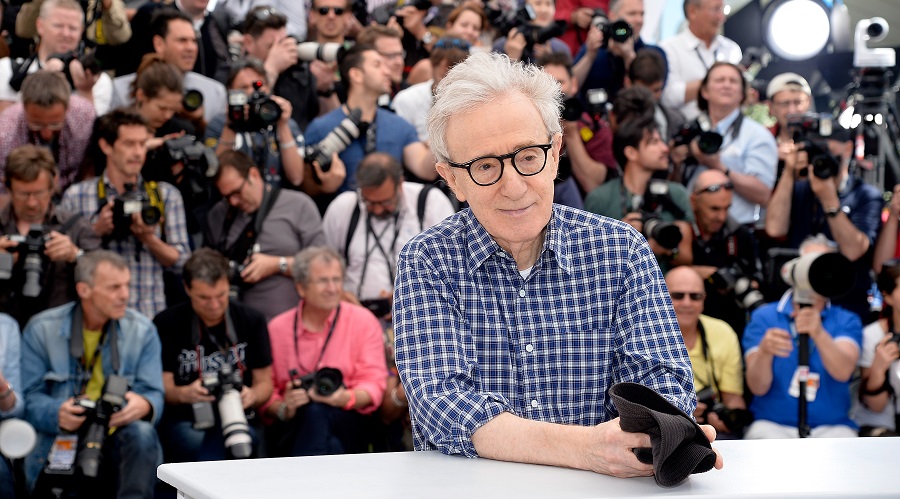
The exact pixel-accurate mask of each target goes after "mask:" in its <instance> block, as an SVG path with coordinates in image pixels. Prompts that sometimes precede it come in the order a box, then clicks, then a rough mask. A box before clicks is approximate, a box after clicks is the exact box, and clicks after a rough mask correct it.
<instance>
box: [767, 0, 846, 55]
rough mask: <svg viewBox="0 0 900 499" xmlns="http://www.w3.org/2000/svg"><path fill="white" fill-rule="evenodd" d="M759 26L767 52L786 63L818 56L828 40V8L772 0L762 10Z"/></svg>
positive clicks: (808, 0) (806, 1)
mask: <svg viewBox="0 0 900 499" xmlns="http://www.w3.org/2000/svg"><path fill="white" fill-rule="evenodd" d="M762 24H763V32H764V37H765V41H766V45H767V46H768V47H769V50H771V51H772V53H774V54H775V55H777V56H778V57H780V58H782V59H787V60H790V61H802V60H806V59H809V58H811V57H813V56H815V55H818V54H819V53H820V52H822V50H823V49H824V48H825V46H826V45H827V44H828V41H829V38H830V37H831V22H830V19H829V8H828V7H827V6H826V5H825V4H824V3H822V2H821V1H816V0H776V1H774V2H772V3H770V4H769V5H768V6H767V7H766V9H765V11H764V13H763V20H762Z"/></svg>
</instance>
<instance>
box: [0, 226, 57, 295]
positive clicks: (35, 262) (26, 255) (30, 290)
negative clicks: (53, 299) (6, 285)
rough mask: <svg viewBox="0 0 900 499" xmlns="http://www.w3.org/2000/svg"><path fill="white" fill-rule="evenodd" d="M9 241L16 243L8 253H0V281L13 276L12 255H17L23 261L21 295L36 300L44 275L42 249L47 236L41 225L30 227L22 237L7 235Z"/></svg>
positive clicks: (44, 259) (44, 256) (44, 260)
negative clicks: (23, 272) (23, 281)
mask: <svg viewBox="0 0 900 499" xmlns="http://www.w3.org/2000/svg"><path fill="white" fill-rule="evenodd" d="M7 237H8V238H9V240H11V241H16V242H18V244H17V245H15V246H12V247H10V248H8V249H7V251H8V253H0V279H2V280H6V279H9V278H11V277H12V274H13V267H14V264H13V257H12V253H18V254H19V258H21V259H22V260H23V264H22V269H23V270H24V271H25V283H24V284H23V286H22V295H23V296H26V297H28V298H36V297H38V296H40V295H41V289H42V288H41V276H42V275H43V273H44V263H45V262H46V260H47V257H46V255H44V249H45V245H46V242H47V240H48V239H49V237H50V236H49V235H47V234H46V228H45V227H44V226H43V225H37V224H34V225H31V227H29V229H28V233H27V234H25V235H24V236H20V235H17V234H16V235H12V234H11V235H9V236H7Z"/></svg>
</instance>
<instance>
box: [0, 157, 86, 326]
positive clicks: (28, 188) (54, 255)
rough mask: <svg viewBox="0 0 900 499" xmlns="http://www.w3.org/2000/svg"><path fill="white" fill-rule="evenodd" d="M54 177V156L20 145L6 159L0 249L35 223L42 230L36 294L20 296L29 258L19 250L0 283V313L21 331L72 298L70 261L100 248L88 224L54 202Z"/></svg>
mask: <svg viewBox="0 0 900 499" xmlns="http://www.w3.org/2000/svg"><path fill="white" fill-rule="evenodd" d="M57 176H58V173H57V170H56V164H55V163H54V162H53V156H52V155H51V154H50V152H49V151H47V150H46V149H44V148H41V147H37V146H32V145H25V146H21V147H17V148H15V149H13V150H12V152H11V153H10V154H9V156H8V157H7V169H6V180H5V182H6V188H7V189H8V190H9V193H10V203H9V204H8V205H6V206H4V207H3V208H2V209H0V230H2V232H3V233H4V234H7V236H6V237H4V238H3V239H0V251H3V252H13V251H15V250H16V249H17V248H18V247H19V244H20V242H21V241H20V240H13V239H12V238H11V236H13V235H15V236H27V235H28V234H29V231H30V230H31V228H32V227H33V226H35V225H38V226H41V228H42V239H41V241H40V242H41V243H42V245H43V253H42V254H40V256H41V265H40V267H39V269H40V278H39V281H38V282H39V284H40V293H39V294H38V295H37V296H27V294H31V293H24V289H23V288H24V286H25V282H26V269H25V265H26V260H27V256H28V255H27V254H26V253H25V252H22V251H19V252H18V253H17V256H16V258H17V260H16V263H15V265H14V266H13V267H12V269H11V270H12V275H11V276H10V278H9V280H6V281H0V309H2V310H3V311H5V312H6V313H8V314H10V315H12V316H13V317H14V318H15V319H16V320H17V321H18V323H19V326H20V327H21V328H23V329H24V327H25V324H26V323H27V322H28V319H30V318H31V316H32V315H34V314H36V313H38V312H40V311H43V310H46V309H48V308H51V307H56V306H59V305H62V304H64V303H69V302H70V301H72V300H74V299H75V298H76V296H77V295H76V294H75V263H76V262H77V261H78V257H79V256H80V255H81V254H83V253H84V252H85V251H91V250H95V249H97V248H99V247H100V238H99V237H97V235H96V234H94V231H93V230H91V226H90V224H88V222H87V220H85V219H83V218H82V217H80V216H78V215H76V214H74V213H72V212H70V211H67V210H64V209H61V208H58V207H57V206H56V205H54V204H53V194H54V193H55V192H56V179H57ZM29 270H31V269H29Z"/></svg>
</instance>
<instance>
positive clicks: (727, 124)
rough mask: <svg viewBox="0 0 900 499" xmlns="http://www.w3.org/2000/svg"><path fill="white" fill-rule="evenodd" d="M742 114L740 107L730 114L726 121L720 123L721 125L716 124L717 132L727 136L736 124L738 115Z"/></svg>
mask: <svg viewBox="0 0 900 499" xmlns="http://www.w3.org/2000/svg"><path fill="white" fill-rule="evenodd" d="M740 112H741V108H740V106H738V107H737V109H735V110H734V111H732V112H730V113H729V114H728V116H726V117H725V119H723V120H722V121H720V122H719V123H717V124H716V131H717V132H719V133H720V134H722V135H725V132H727V131H728V129H729V128H731V125H733V124H734V120H736V119H737V117H738V114H740Z"/></svg>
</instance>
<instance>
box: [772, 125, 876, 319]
mask: <svg viewBox="0 0 900 499" xmlns="http://www.w3.org/2000/svg"><path fill="white" fill-rule="evenodd" d="M835 131H836V132H838V133H839V134H840V135H839V134H838V133H836V134H835V135H833V136H832V137H830V138H827V139H824V140H822V141H819V140H815V141H814V142H810V143H809V144H812V145H813V147H809V146H808V145H805V144H804V145H801V144H794V143H792V144H791V147H790V149H789V151H788V154H787V156H786V157H785V167H784V172H782V174H781V178H780V179H779V180H778V185H776V186H775V191H774V192H773V193H772V198H771V199H770V200H769V205H768V214H767V216H766V233H767V234H768V235H769V236H770V237H772V238H775V239H783V238H786V240H785V245H786V246H787V247H789V248H796V247H798V246H799V245H800V243H801V242H802V241H803V240H804V238H806V237H808V236H811V235H814V234H819V233H821V234H824V235H825V236H826V237H828V238H829V239H833V240H834V241H835V242H836V243H837V246H838V250H839V251H840V253H841V254H842V255H844V256H846V257H847V259H848V260H850V261H851V262H853V268H854V271H855V273H856V282H855V285H854V286H853V288H852V289H850V290H848V292H847V294H846V295H845V296H843V297H841V298H840V299H839V300H836V303H838V304H840V305H842V306H843V307H844V308H847V309H848V310H850V311H852V312H855V313H856V314H857V315H859V316H860V319H861V320H863V322H869V317H870V315H869V303H868V290H869V288H870V287H871V284H872V280H871V277H870V275H869V269H870V268H871V266H872V254H873V252H874V250H873V247H874V242H875V238H876V237H877V235H878V230H879V228H880V226H881V209H882V205H883V204H884V201H883V200H882V197H881V194H880V192H878V190H877V189H876V188H875V187H873V186H871V185H869V184H866V183H865V182H863V181H862V179H861V178H860V177H858V176H857V175H855V174H854V173H852V172H851V161H852V158H851V157H852V154H853V143H852V142H851V141H850V137H849V136H848V133H847V132H846V131H844V132H840V131H838V130H835ZM810 138H811V137H810ZM823 141H824V142H826V143H827V144H823V145H824V146H825V147H822V146H819V145H816V144H815V143H821V142H823ZM801 149H804V150H801ZM854 171H855V167H854ZM823 177H824V178H823Z"/></svg>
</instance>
